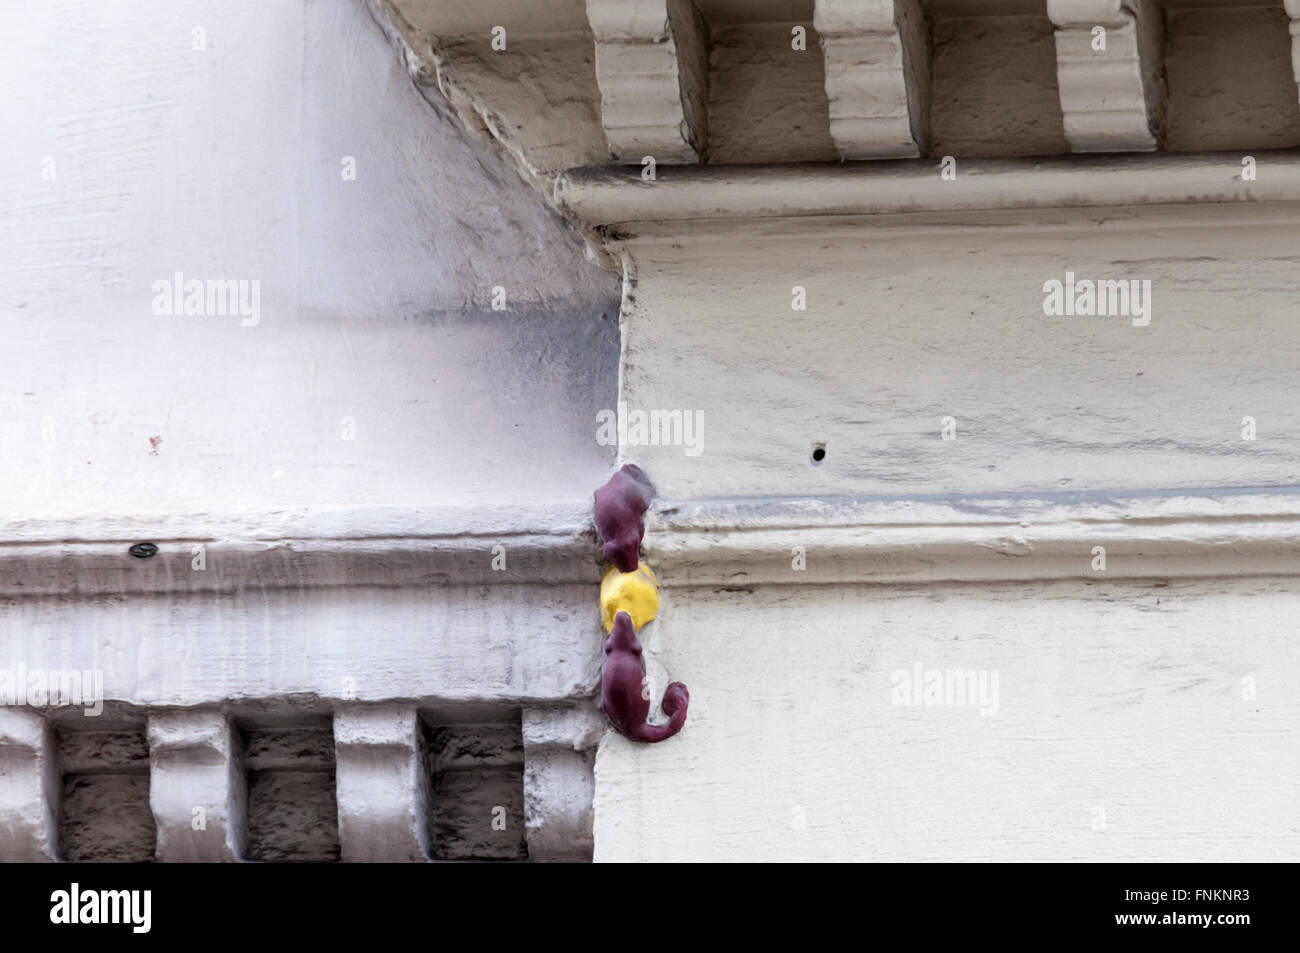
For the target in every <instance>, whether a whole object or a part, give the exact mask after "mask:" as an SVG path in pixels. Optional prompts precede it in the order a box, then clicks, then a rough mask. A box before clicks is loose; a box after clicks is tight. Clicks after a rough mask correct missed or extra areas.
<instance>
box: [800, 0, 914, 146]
mask: <svg viewBox="0 0 1300 953" xmlns="http://www.w3.org/2000/svg"><path fill="white" fill-rule="evenodd" d="M813 25H814V27H815V28H816V29H817V33H818V36H819V37H820V39H821V48H822V57H823V59H824V61H825V72H826V98H827V99H828V100H829V103H830V124H831V138H832V139H834V140H835V147H836V149H837V150H838V151H839V154H840V158H842V159H906V158H916V157H917V156H920V155H923V154H924V153H925V152H926V151H927V150H928V148H929V128H930V90H929V85H930V61H929V31H928V28H927V26H926V20H925V13H924V11H923V10H922V9H921V4H920V0H817V3H816V6H815V8H814V10H813Z"/></svg>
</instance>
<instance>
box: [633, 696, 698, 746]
mask: <svg viewBox="0 0 1300 953" xmlns="http://www.w3.org/2000/svg"><path fill="white" fill-rule="evenodd" d="M690 703H691V693H690V692H688V691H687V690H686V686H685V685H683V684H682V683H681V682H673V683H672V684H671V685H669V686H668V688H667V689H666V690H665V691H664V700H663V706H662V707H663V710H664V714H665V715H667V716H668V723H667V724H666V725H650V724H645V725H640V726H638V727H637V732H636V740H637V741H644V742H646V743H648V744H654V743H655V742H656V741H666V740H667V739H669V738H671V737H672V736H673V735H675V734H677V732H679V731H681V730H682V727H683V726H684V725H685V724H686V709H687V707H688V706H689V705H690Z"/></svg>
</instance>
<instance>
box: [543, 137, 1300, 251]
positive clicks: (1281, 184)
mask: <svg viewBox="0 0 1300 953" xmlns="http://www.w3.org/2000/svg"><path fill="white" fill-rule="evenodd" d="M1252 157H1253V159H1254V175H1255V178H1254V179H1253V180H1246V179H1243V174H1242V173H1243V168H1244V166H1243V159H1244V158H1245V155H1244V154H1242V153H1198V154H1170V153H1159V154H1137V155H1079V154H1075V155H1069V156H1058V157H1051V158H1038V159H1021V158H1012V159H958V160H957V161H956V166H955V177H953V178H951V179H947V178H944V177H943V175H942V171H943V166H942V163H941V162H938V161H935V160H933V159H905V160H888V161H877V162H853V163H838V164H813V163H809V164H794V165H765V166H753V165H751V166H700V165H695V166H679V167H669V166H660V167H659V168H658V169H657V170H656V176H655V179H654V180H653V181H646V180H644V179H643V178H642V177H641V174H640V169H638V168H631V169H629V168H620V167H617V166H595V167H584V168H579V169H570V170H569V171H567V172H565V173H564V174H562V175H561V176H560V177H559V178H558V179H557V181H556V185H555V202H556V205H557V206H558V207H560V208H561V209H562V210H563V211H564V212H565V213H566V214H567V215H569V216H570V217H572V218H573V219H574V220H575V221H577V222H579V223H581V224H582V225H584V226H587V227H598V228H605V229H611V228H617V226H620V225H628V224H635V223H651V222H686V221H704V220H734V219H741V220H750V219H777V218H798V217H806V216H862V215H896V214H908V213H926V212H968V211H969V212H974V211H991V210H1016V209H1056V208H1109V207H1119V206H1124V207H1132V206H1167V205H1202V204H1250V203H1266V202H1292V201H1297V200H1300V150H1291V149H1288V150H1278V151H1267V152H1266V151H1261V152H1258V153H1253V154H1252ZM615 237H617V236H615Z"/></svg>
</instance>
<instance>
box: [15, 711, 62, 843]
mask: <svg viewBox="0 0 1300 953" xmlns="http://www.w3.org/2000/svg"><path fill="white" fill-rule="evenodd" d="M61 800H62V796H61V793H60V778H59V765H58V746H57V745H56V744H55V742H54V730H53V728H52V727H51V726H50V725H49V724H48V723H47V722H46V720H45V719H44V718H43V717H41V716H40V715H39V714H37V713H36V712H33V711H26V710H23V709H17V708H0V862H4V863H33V862H48V861H56V860H58V859H59V854H58V832H59V818H58V805H59V804H60V802H61Z"/></svg>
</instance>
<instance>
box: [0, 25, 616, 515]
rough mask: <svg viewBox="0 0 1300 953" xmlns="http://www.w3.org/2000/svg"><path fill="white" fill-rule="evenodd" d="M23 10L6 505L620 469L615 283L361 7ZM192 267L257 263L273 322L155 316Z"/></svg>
mask: <svg viewBox="0 0 1300 953" xmlns="http://www.w3.org/2000/svg"><path fill="white" fill-rule="evenodd" d="M11 6H12V7H13V9H12V10H8V11H7V12H6V19H7V22H8V26H7V28H6V30H5V32H4V38H3V40H2V41H0V43H2V44H3V55H0V86H3V88H4V89H5V90H6V91H7V94H6V95H5V96H4V97H3V101H4V102H3V105H0V110H3V126H4V128H5V130H6V134H5V139H6V145H5V148H4V149H3V150H0V204H2V205H3V207H4V208H5V210H6V214H5V216H4V219H3V221H0V322H2V323H3V327H2V329H0V339H2V340H3V341H4V347H3V354H0V360H2V361H3V376H4V380H5V386H4V388H3V390H0V434H2V435H3V442H4V446H5V447H6V450H7V452H6V453H5V454H4V455H3V462H0V486H3V487H4V493H3V494H0V517H3V518H8V519H20V518H30V517H37V516H38V517H45V518H64V517H67V518H74V517H82V516H88V515H92V514H113V515H125V514H131V515H139V514H141V513H147V514H150V515H156V516H159V517H165V516H166V515H167V514H171V513H186V512H191V513H192V512H195V511H202V512H208V513H213V514H220V513H223V512H227V513H228V512H229V511H230V510H231V508H240V509H257V508H283V507H303V506H324V505H340V504H347V505H351V504H362V503H366V504H383V505H436V504H442V503H449V502H465V501H472V500H481V501H494V500H507V501H511V502H517V501H520V500H529V501H538V500H559V499H563V500H577V499H580V498H582V497H583V496H585V495H586V494H588V493H589V492H590V487H592V486H594V485H596V484H598V483H599V482H600V479H601V478H602V477H603V475H604V472H605V470H606V468H607V465H608V463H609V460H610V454H611V453H612V451H611V450H610V449H609V448H603V447H600V446H597V445H596V443H595V441H594V440H593V436H592V435H593V433H594V424H593V423H592V421H593V420H594V415H595V411H596V410H597V409H599V408H601V407H606V406H610V405H611V402H612V400H613V387H614V374H615V360H616V357H615V355H616V353H617V351H616V348H617V343H616V337H615V335H616V330H615V319H616V314H617V311H616V309H617V292H618V282H617V279H616V278H615V277H614V276H611V275H609V274H608V273H605V272H602V271H600V270H598V269H596V268H595V267H593V266H590V265H588V264H586V263H585V261H584V260H583V251H582V243H581V240H580V239H579V238H578V237H577V236H576V234H575V233H574V232H573V231H572V230H571V229H569V228H568V227H567V226H565V225H564V224H563V223H561V221H560V220H559V219H558V217H556V216H555V215H554V214H553V213H551V212H550V211H549V210H547V209H546V207H545V205H544V203H543V202H542V201H541V200H540V199H539V198H538V197H537V196H536V195H535V193H533V192H532V191H531V190H529V189H528V188H527V187H526V186H525V185H524V184H523V183H522V182H521V181H520V180H519V178H518V176H517V175H516V174H515V173H514V172H513V171H512V170H510V169H508V168H507V167H506V166H505V164H504V163H503V162H502V161H501V160H500V159H499V158H498V157H497V156H496V155H495V154H494V153H493V152H492V151H491V150H490V149H489V148H488V147H487V146H486V145H485V144H483V143H481V142H479V141H478V140H476V139H474V138H473V137H471V136H470V135H469V134H468V133H466V132H465V131H464V129H463V128H461V126H460V125H459V124H458V123H457V122H456V121H455V120H454V119H453V118H451V114H450V111H449V110H448V109H447V108H446V107H445V106H442V105H440V104H439V103H440V101H439V99H438V97H437V95H436V93H435V94H434V95H433V96H432V97H431V98H432V100H433V102H432V103H426V102H425V101H424V100H423V99H422V97H421V95H420V93H419V92H418V91H417V89H416V88H415V86H414V84H413V83H412V81H411V79H410V77H409V76H408V75H407V74H406V71H405V70H404V69H403V67H402V66H401V64H400V63H399V62H398V59H397V54H396V51H395V50H394V48H393V46H392V45H391V43H390V42H389V40H388V39H387V38H386V37H385V36H384V35H383V33H382V31H381V30H380V28H379V27H378V26H377V25H376V24H375V23H374V22H372V20H371V19H370V17H369V15H368V14H367V12H366V10H365V8H364V5H363V4H360V3H357V2H352V0H328V2H315V3H306V2H302V0H273V2H266V3H257V4H239V3H216V2H214V3H200V4H185V5H177V4H174V3H165V2H146V3H131V4H101V3H85V2H72V3H55V4H48V5H37V6H32V5H24V4H13V5H11ZM196 27H198V28H202V29H204V30H205V31H206V35H205V40H206V49H204V50H194V49H192V29H193V28H196ZM68 30H73V31H75V34H76V36H77V37H78V39H77V43H76V46H77V48H78V51H79V52H78V54H77V57H76V68H75V69H72V68H69V58H68V50H67V47H66V46H65V45H64V41H65V40H66V38H67V31H68ZM45 156H50V157H52V158H53V160H54V163H55V173H56V175H57V178H55V179H54V180H53V181H46V180H43V179H42V169H43V166H42V160H43V157H45ZM344 156H352V157H354V158H355V160H356V170H357V174H356V180H355V181H345V180H344V179H343V177H342V174H341V173H342V168H343V167H342V162H343V157H344ZM177 271H180V272H183V273H184V274H185V275H186V276H187V277H194V278H201V279H207V278H219V279H248V280H252V279H256V280H259V281H260V282H261V321H260V323H259V324H258V325H257V326H255V327H242V326H241V324H240V319H239V318H231V317H224V318H223V317H193V316H191V317H158V316H155V315H154V314H153V313H152V310H151V305H152V301H153V293H152V290H151V285H152V283H153V282H154V281H155V280H157V279H161V278H170V277H171V276H172V275H173V273H174V272H177ZM497 285H500V286H503V287H504V288H505V289H506V301H507V305H508V310H507V311H505V312H494V311H492V310H490V304H491V298H492V288H493V287H494V286H497ZM345 417H352V418H354V419H355V422H356V440H355V441H345V440H343V439H342V438H341V433H342V428H343V419H344V418H345ZM46 436H51V437H52V439H44V437H46ZM151 437H157V438H160V443H159V445H158V447H157V449H156V452H155V451H154V449H153V448H152V447H151V444H150V441H149V438H151Z"/></svg>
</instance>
